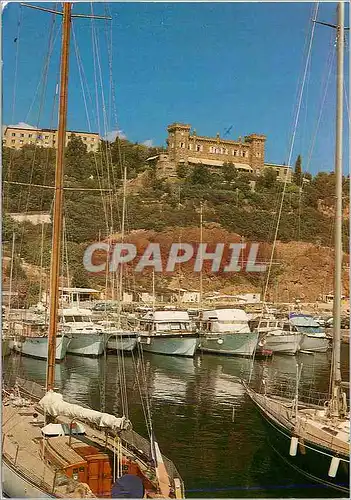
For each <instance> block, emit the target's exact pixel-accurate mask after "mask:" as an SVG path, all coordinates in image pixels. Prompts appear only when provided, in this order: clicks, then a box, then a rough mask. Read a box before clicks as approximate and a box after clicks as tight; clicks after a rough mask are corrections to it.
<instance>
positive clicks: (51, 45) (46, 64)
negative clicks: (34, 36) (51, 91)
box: [25, 16, 56, 212]
mask: <svg viewBox="0 0 351 500" xmlns="http://www.w3.org/2000/svg"><path fill="white" fill-rule="evenodd" d="M55 22H56V19H55V16H52V20H51V29H50V34H49V45H48V50H47V54H46V58H45V59H44V69H43V88H42V94H41V98H40V103H39V111H38V119H37V123H36V126H37V129H38V128H39V121H40V117H41V114H42V109H43V105H44V100H45V95H46V90H47V81H48V72H49V63H50V59H51V55H52V51H53V48H54V43H53V42H54V36H53V35H54V26H55ZM36 153H37V141H36V143H35V149H34V155H33V160H32V165H31V170H30V177H29V180H30V184H31V182H32V179H33V174H34V164H35V160H36ZM30 195H31V189H30V186H29V189H28V192H27V199H26V205H25V207H26V208H25V212H27V211H28V206H29V199H30Z"/></svg>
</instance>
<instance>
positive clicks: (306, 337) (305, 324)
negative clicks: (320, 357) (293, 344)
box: [289, 313, 329, 352]
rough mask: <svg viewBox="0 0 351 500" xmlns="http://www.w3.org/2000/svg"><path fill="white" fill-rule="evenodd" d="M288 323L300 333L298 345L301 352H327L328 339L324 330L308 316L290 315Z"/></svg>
mask: <svg viewBox="0 0 351 500" xmlns="http://www.w3.org/2000/svg"><path fill="white" fill-rule="evenodd" d="M289 318H290V323H291V324H292V325H294V326H295V327H296V329H297V330H298V331H299V332H300V333H302V340H301V344H300V350H301V351H307V352H327V350H328V349H329V339H328V337H327V335H326V333H325V329H324V328H323V327H322V326H321V325H320V323H319V322H317V321H316V320H315V319H314V318H313V317H312V316H310V315H309V314H297V313H291V314H290V315H289Z"/></svg>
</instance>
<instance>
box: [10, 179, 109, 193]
mask: <svg viewBox="0 0 351 500" xmlns="http://www.w3.org/2000/svg"><path fill="white" fill-rule="evenodd" d="M4 184H15V185H19V186H31V187H37V188H44V189H55V186H48V185H45V184H33V183H28V182H17V181H4ZM63 190H64V191H112V189H109V188H101V189H100V188H80V187H69V186H65V187H64V188H63Z"/></svg>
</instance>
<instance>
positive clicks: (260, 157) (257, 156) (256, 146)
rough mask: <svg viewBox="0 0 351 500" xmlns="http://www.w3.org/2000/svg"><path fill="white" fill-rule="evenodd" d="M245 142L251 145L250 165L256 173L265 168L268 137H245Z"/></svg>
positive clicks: (252, 135) (256, 135)
mask: <svg viewBox="0 0 351 500" xmlns="http://www.w3.org/2000/svg"><path fill="white" fill-rule="evenodd" d="M245 142H246V143H249V144H250V165H251V168H252V169H253V171H254V172H257V170H261V169H262V168H263V167H264V145H265V142H266V136H265V135H260V134H251V135H248V136H246V137H245Z"/></svg>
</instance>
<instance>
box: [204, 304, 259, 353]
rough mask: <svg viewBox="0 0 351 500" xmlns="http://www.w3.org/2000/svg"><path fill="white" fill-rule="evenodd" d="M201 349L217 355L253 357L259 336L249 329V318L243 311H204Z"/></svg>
mask: <svg viewBox="0 0 351 500" xmlns="http://www.w3.org/2000/svg"><path fill="white" fill-rule="evenodd" d="M201 320H202V321H201V333H200V343H199V349H200V350H202V351H205V352H211V353H215V354H231V355H235V356H252V354H253V353H254V351H255V349H256V346H257V342H258V337H259V334H258V332H257V331H256V332H252V331H251V330H250V328H249V322H248V316H247V314H246V312H245V311H244V310H242V309H213V310H210V311H203V313H202V318H201Z"/></svg>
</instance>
